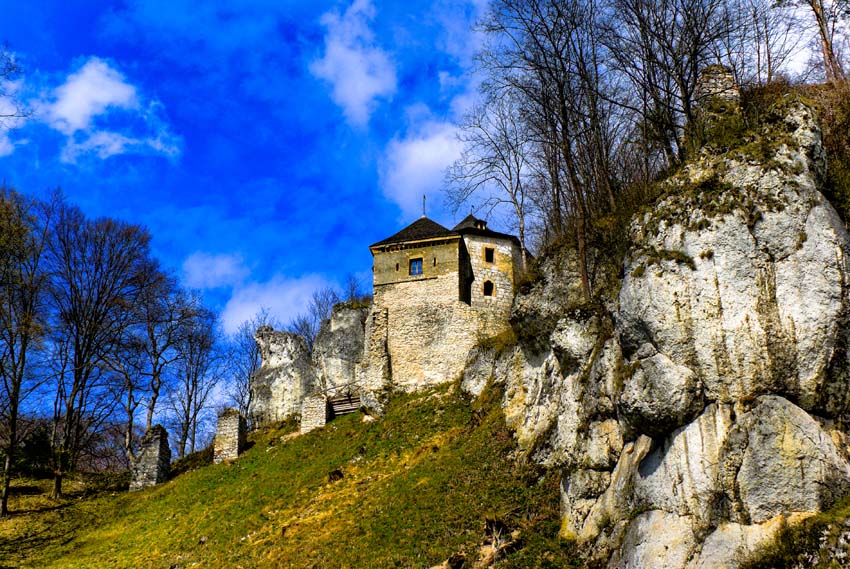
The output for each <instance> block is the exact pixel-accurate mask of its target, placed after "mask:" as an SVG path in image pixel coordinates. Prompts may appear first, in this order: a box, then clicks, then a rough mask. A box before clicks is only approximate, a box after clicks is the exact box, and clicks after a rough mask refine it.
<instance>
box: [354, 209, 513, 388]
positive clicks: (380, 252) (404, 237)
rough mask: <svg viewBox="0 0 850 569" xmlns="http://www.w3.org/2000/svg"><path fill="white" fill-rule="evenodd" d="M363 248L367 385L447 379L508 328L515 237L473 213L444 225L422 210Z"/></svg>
mask: <svg viewBox="0 0 850 569" xmlns="http://www.w3.org/2000/svg"><path fill="white" fill-rule="evenodd" d="M369 249H370V250H371V252H372V256H373V259H374V265H373V274H374V280H373V286H374V296H373V300H372V308H371V311H370V319H371V320H370V324H372V326H371V329H370V330H369V331H368V332H369V338H368V341H369V344H370V347H371V348H373V349H377V350H378V353H374V352H367V354H366V355H367V356H368V357H367V358H366V361H365V364H366V365H365V367H364V370H365V378H364V379H365V382H364V383H365V384H366V385H367V386H369V387H372V388H373V389H374V388H375V387H378V385H377V384H378V383H381V382H382V381H386V380H387V379H388V380H389V381H391V383H392V385H393V386H394V387H397V388H401V389H405V390H410V389H416V388H417V387H421V386H425V385H433V384H437V383H444V382H447V381H452V380H453V379H456V378H457V377H458V375H459V374H460V372H461V371H462V369H463V366H464V364H465V363H466V358H467V356H468V354H469V351H470V350H471V349H472V348H473V347H474V346H475V345H476V344H478V343H480V342H481V341H483V340H486V339H487V338H489V337H492V336H496V335H498V334H500V333H502V332H503V331H505V329H506V328H507V327H509V324H508V316H509V315H510V310H511V305H512V303H513V298H514V284H515V283H516V280H517V277H518V275H519V274H520V272H521V267H522V253H521V251H522V250H521V247H520V244H519V240H518V239H517V238H516V237H514V236H512V235H507V234H504V233H498V232H496V231H492V230H490V229H488V228H487V223H486V222H485V221H483V220H480V219H476V218H475V217H473V216H472V215H469V216H467V217H466V219H464V220H463V221H461V222H460V223H459V224H458V225H457V226H456V227H454V228H453V229H451V230H449V229H447V228H445V227H443V226H442V225H440V224H439V223H436V222H435V221H432V220H430V219H428V218H427V217H424V216H423V217H421V218H420V219H418V220H417V221H415V222H414V223H412V224H410V225H409V226H407V227H405V228H404V229H402V230H401V231H399V232H398V233H396V234H395V235H392V236H391V237H388V238H386V239H384V240H382V241H378V242H377V243H375V244H374V245H372V246H371V247H369ZM382 349H383V350H385V352H386V353H383V354H382V353H380V350H382ZM384 360H388V365H389V370H386V369H384V367H386V364H384V363H382V362H384ZM376 372H378V373H380V374H381V380H382V381H381V382H379V381H378V375H377V374H376ZM386 375H389V377H388V378H387V377H385V376H386Z"/></svg>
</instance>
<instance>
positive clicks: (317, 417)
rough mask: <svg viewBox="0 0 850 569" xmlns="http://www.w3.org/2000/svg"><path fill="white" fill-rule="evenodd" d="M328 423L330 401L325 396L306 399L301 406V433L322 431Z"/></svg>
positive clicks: (313, 396) (312, 396)
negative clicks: (315, 430)
mask: <svg viewBox="0 0 850 569" xmlns="http://www.w3.org/2000/svg"><path fill="white" fill-rule="evenodd" d="M327 422H328V400H327V399H326V398H325V396H324V395H311V396H310V397H305V398H304V402H303V404H302V405H301V432H302V433H309V432H310V431H312V430H314V429H320V428H322V427H324V426H325V424H326V423H327Z"/></svg>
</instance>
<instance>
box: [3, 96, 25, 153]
mask: <svg viewBox="0 0 850 569" xmlns="http://www.w3.org/2000/svg"><path fill="white" fill-rule="evenodd" d="M22 85H23V83H22V82H21V81H0V93H3V94H4V95H5V96H3V97H0V156H8V155H10V154H12V153H13V152H14V151H15V147H16V146H18V145H19V144H24V143H25V142H26V141H20V140H19V141H17V142H15V141H13V140H12V139H11V138H10V137H9V131H10V130H12V129H16V128H20V127H21V126H23V124H24V122H25V120H26V119H25V117H21V116H16V115H19V114H20V113H21V112H22V110H23V109H21V108H19V107H18V106H16V104H15V100H16V99H17V98H18V97H19V96H20V91H21V87H22Z"/></svg>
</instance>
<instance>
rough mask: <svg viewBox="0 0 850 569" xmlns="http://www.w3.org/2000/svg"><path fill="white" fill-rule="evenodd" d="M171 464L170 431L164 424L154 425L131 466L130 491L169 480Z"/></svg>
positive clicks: (143, 440)
mask: <svg viewBox="0 0 850 569" xmlns="http://www.w3.org/2000/svg"><path fill="white" fill-rule="evenodd" d="M170 466H171V448H169V446H168V431H166V430H165V428H164V427H163V426H162V425H154V426H153V427H151V428H150V430H149V431H148V432H147V433H145V437H144V438H143V439H142V444H141V448H140V449H139V454H138V455H137V456H136V461H135V463H134V464H133V466H132V468H131V479H130V491H131V492H133V491H135V490H141V489H142V488H147V487H149V486H156V485H157V484H162V483H163V482H165V481H166V480H168V471H169V468H170Z"/></svg>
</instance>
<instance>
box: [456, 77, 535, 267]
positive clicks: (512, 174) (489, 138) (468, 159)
mask: <svg viewBox="0 0 850 569" xmlns="http://www.w3.org/2000/svg"><path fill="white" fill-rule="evenodd" d="M516 99H517V98H516V96H515V94H513V93H510V92H509V93H507V94H505V96H502V97H490V98H489V99H488V100H487V101H486V103H485V104H484V105H482V106H480V107H478V108H476V109H474V110H473V111H472V113H471V114H469V115H468V116H467V117H466V119H465V120H464V122H463V123H462V125H461V130H460V134H459V136H458V137H459V139H460V141H461V143H462V144H463V151H462V152H461V156H460V158H458V160H457V161H455V162H454V164H452V165H451V166H450V167H449V169H448V171H447V174H446V195H447V197H448V201H449V203H450V204H451V205H452V206H453V208H454V211H455V212H456V211H457V210H458V209H460V207H462V206H463V205H464V204H466V203H468V202H469V201H470V200H473V199H475V198H477V199H478V200H480V203H481V205H482V206H483V207H485V208H487V209H488V210H489V211H490V212H492V211H493V210H494V209H496V208H499V207H500V206H505V205H506V206H508V207H509V208H510V209H511V211H512V213H513V216H514V219H515V220H516V224H517V231H518V233H519V242H520V247H521V248H522V258H523V265H524V264H525V258H526V245H525V243H526V219H527V217H528V214H529V208H530V205H531V202H530V200H529V199H528V191H527V179H528V177H529V176H530V175H531V170H530V165H529V164H528V161H529V160H530V158H531V156H532V150H531V145H532V140H531V137H530V133H529V132H528V129H527V128H526V126H525V125H524V124H522V122H521V117H520V113H519V111H520V109H519V102H518V101H517V100H516Z"/></svg>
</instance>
